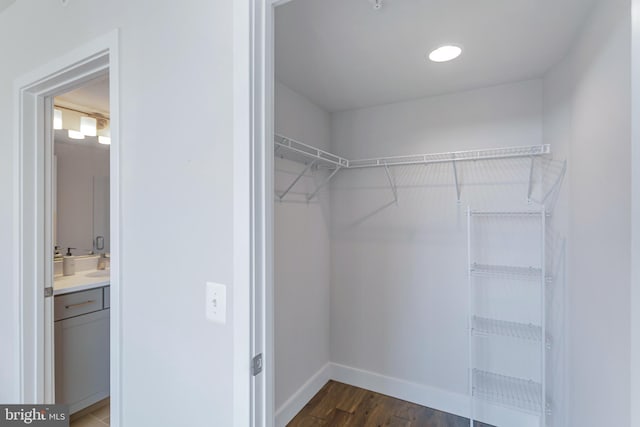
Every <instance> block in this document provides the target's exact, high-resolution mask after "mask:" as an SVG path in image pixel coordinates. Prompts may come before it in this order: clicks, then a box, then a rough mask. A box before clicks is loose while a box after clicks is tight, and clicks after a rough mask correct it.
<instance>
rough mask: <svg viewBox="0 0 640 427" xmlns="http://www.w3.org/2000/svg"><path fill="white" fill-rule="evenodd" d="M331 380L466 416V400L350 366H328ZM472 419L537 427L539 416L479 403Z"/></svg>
mask: <svg viewBox="0 0 640 427" xmlns="http://www.w3.org/2000/svg"><path fill="white" fill-rule="evenodd" d="M331 379H333V380H335V381H339V382H343V383H345V384H349V385H352V386H355V387H360V388H364V389H367V390H371V391H375V392H377V393H380V394H384V395H387V396H392V397H395V398H397V399H402V400H406V401H408V402H412V403H416V404H418V405H422V406H426V407H428V408H432V409H437V410H438V411H443V412H448V413H450V414H455V415H459V416H461V417H465V418H468V417H469V404H470V402H469V397H468V396H467V395H465V394H459V393H453V392H450V391H446V390H442V389H439V388H436V387H430V386H426V385H422V384H417V383H412V382H410V381H405V380H401V379H398V378H393V377H388V376H385V375H380V374H376V373H374V372H369V371H365V370H362V369H357V368H352V367H350V366H345V365H340V364H337V363H331ZM475 413H476V419H477V420H479V421H482V422H484V423H487V424H491V425H494V426H497V427H513V426H518V427H538V426H539V425H540V424H539V419H538V418H539V417H538V416H536V415H530V414H526V413H522V412H519V411H514V410H511V409H509V408H506V407H502V406H496V405H491V404H482V405H477V406H476V407H475Z"/></svg>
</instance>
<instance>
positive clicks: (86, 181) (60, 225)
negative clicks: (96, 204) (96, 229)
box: [55, 142, 109, 255]
mask: <svg viewBox="0 0 640 427" xmlns="http://www.w3.org/2000/svg"><path fill="white" fill-rule="evenodd" d="M55 155H56V157H57V172H58V173H57V186H56V197H57V203H56V206H57V211H56V215H57V230H56V231H57V236H56V240H55V242H56V244H57V245H58V246H61V248H62V249H64V251H65V252H64V253H66V249H65V248H67V247H72V248H76V249H77V251H72V252H73V253H74V254H79V255H82V254H85V253H86V252H88V251H91V250H93V249H94V248H93V239H94V233H93V218H94V212H93V189H94V184H93V178H94V177H108V176H109V149H108V146H104V145H103V146H98V145H96V144H95V143H94V144H93V145H82V144H68V143H60V142H56V144H55Z"/></svg>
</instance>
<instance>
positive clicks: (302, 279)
mask: <svg viewBox="0 0 640 427" xmlns="http://www.w3.org/2000/svg"><path fill="white" fill-rule="evenodd" d="M275 126H276V132H277V133H279V134H282V135H283V136H287V137H289V138H293V139H296V140H298V141H301V142H304V143H307V144H312V145H314V146H316V147H319V148H324V149H329V145H330V137H331V127H330V116H329V114H328V113H327V112H325V111H324V110H322V109H321V108H320V107H317V106H316V105H315V104H312V103H311V102H310V101H308V100H307V99H306V98H304V97H302V96H301V95H299V94H297V93H296V92H294V91H292V90H291V89H289V88H288V87H286V86H285V85H283V84H281V83H279V82H277V83H276V89H275ZM303 169H304V166H303V165H301V164H299V163H295V162H292V161H289V160H286V159H279V158H276V192H277V193H278V194H281V193H282V192H283V191H284V190H285V189H286V188H287V187H288V186H289V184H290V183H291V182H293V180H294V179H295V178H296V176H297V175H298V174H299V173H300V172H302V170H303ZM315 176H316V178H315V179H314V177H313V176H312V173H311V172H308V173H307V176H306V177H304V178H302V179H301V180H300V181H299V182H298V184H296V186H295V187H294V188H293V189H292V191H291V192H290V193H289V194H288V195H287V196H286V197H285V199H284V200H283V201H282V202H279V201H277V202H276V203H275V232H274V236H275V254H274V255H275V357H276V359H275V363H276V365H275V368H276V373H275V383H276V384H275V386H276V396H275V407H276V410H278V409H280V408H281V407H282V405H283V404H284V403H285V402H286V401H287V400H288V399H290V398H291V397H292V396H293V395H294V394H295V392H297V391H298V390H299V389H300V388H301V387H302V386H303V385H304V384H305V382H307V381H308V380H309V379H310V378H311V377H312V376H313V375H314V374H316V373H317V372H318V371H319V370H320V369H321V368H322V367H323V366H324V365H326V364H327V363H328V362H329V315H330V310H329V290H330V274H331V269H330V254H329V249H330V244H329V198H328V196H327V194H326V193H325V192H321V193H320V196H319V198H318V199H314V200H313V201H312V202H310V203H305V202H304V200H305V199H304V197H305V195H306V194H309V193H311V192H312V191H313V190H314V188H315V185H316V181H318V180H319V178H320V177H321V176H323V173H322V172H315Z"/></svg>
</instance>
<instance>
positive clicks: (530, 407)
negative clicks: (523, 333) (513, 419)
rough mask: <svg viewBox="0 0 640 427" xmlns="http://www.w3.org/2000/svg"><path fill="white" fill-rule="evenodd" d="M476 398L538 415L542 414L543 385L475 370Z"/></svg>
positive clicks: (474, 388)
mask: <svg viewBox="0 0 640 427" xmlns="http://www.w3.org/2000/svg"><path fill="white" fill-rule="evenodd" d="M473 378H474V381H473V383H474V387H473V394H474V396H476V397H478V398H480V399H483V400H487V401H489V402H493V403H497V404H500V405H505V406H509V407H514V408H517V409H520V410H523V411H527V412H531V413H534V414H536V415H539V414H540V413H542V410H543V408H542V397H541V396H542V385H541V384H540V383H538V382H535V381H532V380H526V379H521V378H514V377H508V376H505V375H499V374H494V373H492V372H486V371H482V370H479V369H474V370H473Z"/></svg>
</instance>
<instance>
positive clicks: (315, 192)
mask: <svg viewBox="0 0 640 427" xmlns="http://www.w3.org/2000/svg"><path fill="white" fill-rule="evenodd" d="M340 169H342V167H340V166H338V167H336V168H335V169H334V170H333V172H331V175H329V176H328V177H327V179H325V180H324V182H323V183H322V184H320V185H319V186H318V187H316V189H315V191H314V192H313V193H311V194H310V195H309V196H307V202H310V201H311V199H313V197H314V196H315V195H316V194H318V191H320V190H321V189H322V187H324V186H325V185H327V184H328V183H329V181H331V178H333V177H334V175H335V174H337V173H338V171H339V170H340Z"/></svg>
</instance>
